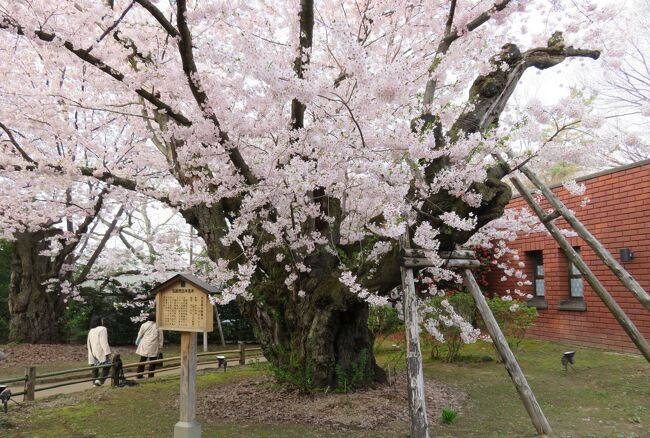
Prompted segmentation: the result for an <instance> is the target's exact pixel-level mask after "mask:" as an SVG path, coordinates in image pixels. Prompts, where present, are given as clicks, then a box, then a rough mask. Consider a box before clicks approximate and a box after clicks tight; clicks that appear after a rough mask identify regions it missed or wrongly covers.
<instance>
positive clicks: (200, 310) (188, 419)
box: [152, 274, 217, 438]
mask: <svg viewBox="0 0 650 438" xmlns="http://www.w3.org/2000/svg"><path fill="white" fill-rule="evenodd" d="M152 292H153V293H155V294H156V322H157V324H158V327H159V328H160V329H162V330H173V331H179V332H181V385H180V416H179V421H178V422H177V423H176V425H175V426H174V438H199V437H200V436H201V425H200V424H199V422H198V421H196V348H197V347H196V344H197V333H199V332H203V333H207V332H211V331H212V330H213V319H214V317H213V307H212V304H211V303H210V299H209V294H210V293H216V292H217V288H216V287H214V286H211V285H209V284H207V283H205V282H204V281H203V280H201V279H200V278H198V277H195V276H193V275H189V274H178V275H176V276H174V277H172V278H170V279H169V280H167V281H166V282H164V283H162V284H161V285H159V286H157V287H156V288H155V289H154V290H153V291H152Z"/></svg>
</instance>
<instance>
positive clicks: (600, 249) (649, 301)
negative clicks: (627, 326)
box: [521, 166, 650, 310]
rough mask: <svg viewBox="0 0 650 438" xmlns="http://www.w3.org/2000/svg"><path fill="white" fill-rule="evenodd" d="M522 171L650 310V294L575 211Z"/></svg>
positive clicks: (526, 169)
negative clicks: (590, 230) (579, 218)
mask: <svg viewBox="0 0 650 438" xmlns="http://www.w3.org/2000/svg"><path fill="white" fill-rule="evenodd" d="M521 171H522V172H523V174H524V175H526V178H528V179H529V180H530V182H532V183H533V184H534V185H535V187H537V188H538V189H539V190H541V191H542V194H543V195H544V197H545V198H546V199H547V200H548V202H549V203H550V204H551V205H552V206H553V208H554V209H555V211H556V212H557V213H558V214H559V215H562V217H563V218H564V219H565V220H566V221H567V223H568V224H569V225H571V227H572V228H573V229H574V230H575V231H576V233H578V235H579V236H580V237H582V239H583V240H584V241H585V242H587V244H588V245H589V246H590V247H591V249H593V250H594V252H595V253H596V255H597V256H598V257H599V258H600V259H601V260H602V261H603V262H604V263H605V264H606V265H607V266H608V267H609V269H610V270H611V271H612V272H613V273H614V275H616V277H618V279H619V280H620V281H621V283H623V284H624V285H625V287H626V288H628V289H629V290H630V291H631V292H632V293H633V294H634V296H635V297H636V298H637V300H639V302H640V303H641V304H643V306H645V308H646V309H648V310H650V295H648V293H647V292H646V291H645V290H644V289H643V288H642V287H641V285H640V284H639V283H638V282H637V281H636V280H635V279H634V277H632V276H631V275H630V273H629V272H627V271H626V270H625V268H623V266H621V265H620V263H618V262H617V261H616V259H614V257H612V254H611V253H610V252H609V251H607V249H606V248H605V247H604V246H603V245H602V244H601V243H600V242H599V241H598V239H596V238H595V237H594V235H593V234H591V233H590V232H589V230H588V229H587V228H586V227H585V226H584V225H583V224H582V222H580V221H579V220H578V218H576V217H575V215H574V214H573V212H571V210H569V209H568V208H567V207H566V206H565V205H564V203H563V202H562V201H560V200H559V199H558V198H557V197H556V196H555V194H554V193H553V191H551V189H549V188H548V187H546V185H545V184H544V183H543V182H542V181H541V180H540V179H539V178H538V177H537V175H535V173H534V172H533V171H531V170H530V169H529V168H528V167H527V166H524V167H522V168H521Z"/></svg>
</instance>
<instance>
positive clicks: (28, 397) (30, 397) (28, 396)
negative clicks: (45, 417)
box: [23, 367, 36, 401]
mask: <svg viewBox="0 0 650 438" xmlns="http://www.w3.org/2000/svg"><path fill="white" fill-rule="evenodd" d="M35 389H36V367H25V390H24V392H25V393H24V394H23V401H34V393H35V392H36V391H35Z"/></svg>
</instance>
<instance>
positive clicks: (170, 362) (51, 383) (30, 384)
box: [0, 342, 263, 401]
mask: <svg viewBox="0 0 650 438" xmlns="http://www.w3.org/2000/svg"><path fill="white" fill-rule="evenodd" d="M209 356H212V358H211V359H208V360H203V361H201V358H203V357H209ZM216 356H224V358H225V359H226V362H230V363H233V361H237V362H238V363H239V364H241V365H244V364H246V359H247V358H248V359H259V358H261V357H263V356H262V349H261V348H260V347H253V348H246V346H245V344H244V343H243V342H240V343H239V348H238V349H237V350H226V351H208V352H204V353H197V366H200V365H205V364H209V363H217V360H216ZM180 360H181V357H180V356H174V357H167V358H163V359H157V360H152V361H147V362H132V363H125V364H123V365H122V369H123V370H124V377H125V378H127V379H128V378H129V377H137V376H138V375H146V374H148V373H149V371H148V370H145V371H143V372H142V373H138V372H137V371H133V372H130V373H127V372H126V370H127V369H135V368H137V367H138V366H140V365H145V366H146V367H148V366H149V365H158V364H164V366H162V367H160V368H156V369H155V371H154V372H155V373H159V372H161V371H171V370H176V369H179V368H180ZM105 368H110V373H109V375H108V376H107V377H106V380H110V382H111V386H117V385H118V384H119V376H118V369H117V366H116V364H115V362H113V363H112V364H107V365H98V366H89V367H81V368H73V369H69V370H62V371H54V372H50V373H44V374H37V373H36V367H25V375H24V376H22V377H15V378H11V379H5V380H0V385H10V384H12V383H14V384H15V383H18V382H24V385H25V386H24V389H23V391H20V392H17V393H13V394H12V396H13V397H16V396H19V395H22V396H23V401H33V400H34V394H35V393H36V392H38V391H45V390H47V389H53V388H59V387H62V386H69V385H74V384H77V383H83V382H92V381H94V380H96V378H95V377H87V376H88V373H89V372H92V370H95V369H97V370H102V369H105ZM81 374H84V375H85V377H81V376H80V375H81ZM68 375H75V376H71V377H70V378H73V380H65V381H63V382H61V381H60V379H58V378H60V377H61V376H68ZM37 381H38V382H37ZM37 383H38V386H37ZM41 385H45V386H41Z"/></svg>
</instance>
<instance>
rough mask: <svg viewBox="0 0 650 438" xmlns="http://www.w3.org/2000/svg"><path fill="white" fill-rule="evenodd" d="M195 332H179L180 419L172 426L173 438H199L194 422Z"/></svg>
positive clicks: (197, 428)
mask: <svg viewBox="0 0 650 438" xmlns="http://www.w3.org/2000/svg"><path fill="white" fill-rule="evenodd" d="M196 338H197V336H196V332H181V392H180V418H179V421H178V423H176V425H175V426H174V438H199V437H200V436H201V425H200V424H199V422H198V421H196V385H195V383H196V341H197V339H196Z"/></svg>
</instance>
